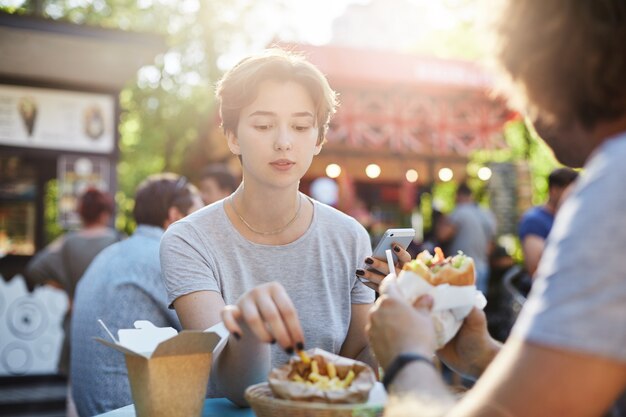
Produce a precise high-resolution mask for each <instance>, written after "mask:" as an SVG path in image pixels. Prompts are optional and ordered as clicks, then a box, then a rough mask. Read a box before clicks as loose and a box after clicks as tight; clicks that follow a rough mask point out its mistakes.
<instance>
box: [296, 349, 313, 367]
mask: <svg viewBox="0 0 626 417" xmlns="http://www.w3.org/2000/svg"><path fill="white" fill-rule="evenodd" d="M298 355H299V356H300V360H301V361H302V363H304V364H306V365H308V364H309V363H311V358H310V357H309V355H307V353H306V352H305V351H303V350H299V351H298Z"/></svg>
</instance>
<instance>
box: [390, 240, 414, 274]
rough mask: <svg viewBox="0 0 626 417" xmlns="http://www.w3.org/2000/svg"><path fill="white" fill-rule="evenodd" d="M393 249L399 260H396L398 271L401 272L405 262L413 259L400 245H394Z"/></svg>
mask: <svg viewBox="0 0 626 417" xmlns="http://www.w3.org/2000/svg"><path fill="white" fill-rule="evenodd" d="M393 250H394V252H395V254H396V256H397V257H398V262H396V273H398V274H399V273H400V271H401V270H402V267H403V266H404V264H405V263H407V262H410V261H411V254H410V253H409V252H407V251H406V250H405V249H403V248H402V247H401V246H400V245H394V246H393Z"/></svg>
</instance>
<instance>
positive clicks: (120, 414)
mask: <svg viewBox="0 0 626 417" xmlns="http://www.w3.org/2000/svg"><path fill="white" fill-rule="evenodd" d="M99 417H135V406H134V405H132V404H131V405H127V406H126V407H122V408H118V409H117V410H113V411H109V412H108V413H104V414H100V415H99ZM202 417H255V414H254V411H252V409H251V408H239V407H237V406H236V405H234V404H233V403H232V402H230V401H228V400H227V399H226V398H208V399H206V400H205V401H204V408H203V409H202Z"/></svg>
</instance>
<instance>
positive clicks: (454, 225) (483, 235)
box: [435, 183, 496, 295]
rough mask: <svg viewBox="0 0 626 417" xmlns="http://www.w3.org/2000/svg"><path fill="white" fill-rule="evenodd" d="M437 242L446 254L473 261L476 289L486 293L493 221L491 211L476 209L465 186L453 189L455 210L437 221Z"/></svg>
mask: <svg viewBox="0 0 626 417" xmlns="http://www.w3.org/2000/svg"><path fill="white" fill-rule="evenodd" d="M435 233H436V237H437V241H438V242H441V243H443V244H447V245H448V246H447V249H448V253H449V254H450V255H456V253H457V252H458V251H463V253H465V254H466V255H467V256H471V257H472V258H474V263H475V267H476V287H477V288H478V289H479V290H480V291H482V292H483V294H485V295H486V294H487V291H488V286H489V254H490V253H491V249H492V245H493V240H494V237H495V235H496V220H495V216H494V215H493V213H491V211H489V210H487V209H484V208H482V207H480V206H479V205H478V204H477V203H476V202H475V201H474V197H473V196H472V190H471V189H470V188H469V186H468V185H467V184H466V183H461V184H459V187H458V188H457V190H456V207H455V208H454V211H452V213H450V215H448V216H445V217H443V218H441V219H440V221H438V223H437V230H436V231H435Z"/></svg>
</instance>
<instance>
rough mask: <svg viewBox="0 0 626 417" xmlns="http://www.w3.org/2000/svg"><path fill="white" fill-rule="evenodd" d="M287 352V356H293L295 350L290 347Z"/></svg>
mask: <svg viewBox="0 0 626 417" xmlns="http://www.w3.org/2000/svg"><path fill="white" fill-rule="evenodd" d="M285 352H287V355H293V348H292V347H291V346H289V347H288V348H286V349H285Z"/></svg>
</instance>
